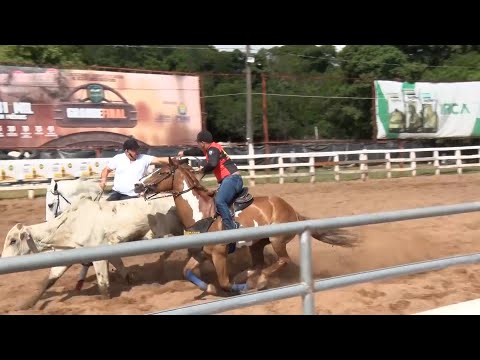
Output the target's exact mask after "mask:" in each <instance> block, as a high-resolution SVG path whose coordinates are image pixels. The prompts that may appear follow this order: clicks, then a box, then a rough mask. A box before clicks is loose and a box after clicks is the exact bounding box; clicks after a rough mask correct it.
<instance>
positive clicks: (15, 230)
mask: <svg viewBox="0 0 480 360" xmlns="http://www.w3.org/2000/svg"><path fill="white" fill-rule="evenodd" d="M33 252H38V250H37V248H36V246H35V243H34V242H33V238H32V235H31V234H30V231H29V230H28V228H27V227H25V226H24V225H23V224H16V225H15V226H14V227H12V228H11V229H10V231H9V232H8V234H7V236H6V237H5V242H4V243H3V251H2V257H9V256H18V255H26V254H30V253H33Z"/></svg>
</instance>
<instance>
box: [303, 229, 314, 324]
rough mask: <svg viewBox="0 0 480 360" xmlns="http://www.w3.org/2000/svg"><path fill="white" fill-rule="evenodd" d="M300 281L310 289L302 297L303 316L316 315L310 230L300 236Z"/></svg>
mask: <svg viewBox="0 0 480 360" xmlns="http://www.w3.org/2000/svg"><path fill="white" fill-rule="evenodd" d="M300 281H301V282H302V283H303V284H305V285H306V286H307V288H308V291H307V292H306V293H305V294H303V295H302V299H303V314H304V315H315V296H314V293H313V292H314V291H313V274H312V239H311V238H310V230H305V231H304V232H302V235H301V236H300Z"/></svg>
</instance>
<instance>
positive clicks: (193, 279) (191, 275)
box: [185, 270, 208, 291]
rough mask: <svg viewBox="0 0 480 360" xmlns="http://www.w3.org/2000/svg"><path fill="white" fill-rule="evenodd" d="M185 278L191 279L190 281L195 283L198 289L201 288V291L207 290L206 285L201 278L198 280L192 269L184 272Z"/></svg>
mask: <svg viewBox="0 0 480 360" xmlns="http://www.w3.org/2000/svg"><path fill="white" fill-rule="evenodd" d="M185 278H186V279H187V280H188V281H191V282H192V283H194V284H195V285H197V286H198V287H199V288H200V289H202V290H203V291H206V290H207V287H208V285H207V284H206V283H205V282H203V281H202V280H200V279H199V278H198V277H197V276H195V274H194V273H193V271H192V270H187V271H186V273H185Z"/></svg>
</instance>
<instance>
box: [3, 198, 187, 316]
mask: <svg viewBox="0 0 480 360" xmlns="http://www.w3.org/2000/svg"><path fill="white" fill-rule="evenodd" d="M174 204H175V203H174V201H173V199H172V198H171V197H165V198H159V199H154V200H149V201H145V200H144V199H143V198H138V199H129V200H123V201H114V202H108V201H95V200H94V199H92V198H91V197H90V196H89V195H88V194H84V195H80V196H79V197H78V198H77V199H76V200H75V201H74V202H72V204H71V205H70V206H69V207H68V208H67V209H66V210H65V211H64V212H63V213H62V214H61V215H59V216H58V217H56V218H54V219H52V220H50V221H47V222H44V223H40V224H35V225H30V226H26V225H24V224H21V223H18V224H16V225H15V226H14V227H13V228H12V229H11V230H10V231H9V232H8V234H7V236H6V239H5V242H4V248H3V252H2V257H9V256H18V255H25V254H30V253H34V252H41V251H55V250H57V251H58V250H64V249H74V248H82V247H93V246H99V245H106V244H117V243H122V242H127V241H133V240H138V239H142V238H145V237H148V236H149V235H148V234H149V233H151V234H152V237H155V238H159V237H164V236H177V235H183V231H184V227H183V225H182V223H181V222H180V220H179V218H178V216H177V212H176V208H175V206H174ZM168 255H169V254H168ZM168 255H167V256H168ZM109 261H110V262H111V263H112V265H113V266H115V267H116V268H117V270H118V271H119V273H120V275H122V277H124V278H125V279H127V280H128V277H129V274H128V272H127V271H126V270H125V268H124V266H123V262H122V261H121V259H110V260H109ZM93 266H94V268H95V273H96V276H97V283H98V287H99V290H100V293H101V295H102V296H103V297H104V298H109V297H110V295H109V275H108V261H106V260H102V261H95V262H93ZM69 267H70V266H64V267H55V268H52V269H51V271H50V274H49V276H48V278H47V279H46V280H45V282H44V284H43V286H42V287H41V289H40V292H39V294H36V295H35V296H34V297H33V298H32V299H31V300H30V301H28V302H27V303H26V304H25V305H24V306H22V308H23V309H24V308H29V307H31V306H33V305H34V304H35V303H36V302H37V301H38V300H39V299H40V297H41V296H42V294H43V293H44V292H45V290H47V289H48V288H50V287H51V286H52V285H53V284H54V283H55V282H56V281H57V280H58V279H59V278H60V277H61V276H62V275H63V274H64V273H65V271H66V270H67V269H68V268H69Z"/></svg>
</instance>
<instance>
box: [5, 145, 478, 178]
mask: <svg viewBox="0 0 480 360" xmlns="http://www.w3.org/2000/svg"><path fill="white" fill-rule="evenodd" d="M465 152H469V153H470V154H468V155H467V154H465ZM231 157H232V159H234V160H235V161H236V162H238V163H239V168H240V170H245V171H248V175H245V178H246V179H248V180H249V185H250V186H255V180H256V179H262V178H278V182H279V183H280V184H283V183H284V181H285V179H286V178H301V177H308V178H310V179H309V181H310V182H312V183H313V182H315V181H316V180H317V177H318V176H319V173H318V172H317V169H318V168H322V169H323V171H322V176H325V175H327V176H329V175H331V178H332V180H333V179H334V180H336V181H340V180H341V179H342V175H351V174H356V175H360V178H361V179H362V180H367V179H368V177H369V174H372V173H378V172H382V173H386V177H387V178H392V174H393V173H399V172H407V173H409V174H410V175H411V176H416V175H417V174H418V173H419V171H420V170H422V171H425V170H427V171H428V170H430V171H432V173H434V174H435V175H440V174H441V172H442V170H448V169H455V170H456V172H457V173H458V174H462V173H463V169H466V168H472V169H476V168H478V167H479V166H480V146H464V147H445V148H418V149H391V150H389V149H375V150H357V151H338V152H311V153H282V154H257V155H232V156H231ZM190 159H192V160H194V159H195V158H192V157H190ZM198 159H203V158H201V157H200V158H198ZM108 160H109V159H108V158H91V159H45V160H44V159H31V160H2V161H0V184H1V183H16V182H26V183H32V182H37V183H38V182H47V181H48V180H49V179H51V178H54V179H58V180H61V179H72V178H78V177H80V176H84V177H99V176H100V173H101V171H102V169H103V167H104V166H105V165H106V164H107V162H108ZM259 162H263V163H265V162H267V163H266V164H259ZM244 163H248V164H245V165H244ZM419 166H420V167H419ZM110 176H111V177H113V173H111V174H110ZM205 180H206V181H208V180H213V177H212V176H208V177H206V178H205Z"/></svg>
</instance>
